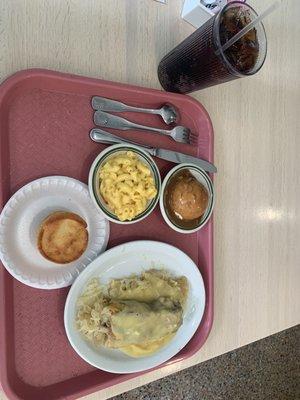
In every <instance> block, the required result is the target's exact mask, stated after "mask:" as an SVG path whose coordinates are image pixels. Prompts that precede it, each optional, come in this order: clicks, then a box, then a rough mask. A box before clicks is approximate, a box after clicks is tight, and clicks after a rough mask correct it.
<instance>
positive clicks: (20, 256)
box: [0, 176, 109, 289]
mask: <svg viewBox="0 0 300 400" xmlns="http://www.w3.org/2000/svg"><path fill="white" fill-rule="evenodd" d="M55 211H70V212H74V213H76V214H78V215H80V216H81V217H82V218H83V219H84V220H85V221H86V223H87V229H88V233H89V241H88V246H87V249H86V251H85V252H84V253H83V254H82V256H81V257H80V258H78V259H77V260H75V261H73V262H71V263H68V264H56V263H53V262H52V261H49V260H47V259H46V258H44V257H43V256H42V255H41V254H40V252H39V250H38V248H37V234H38V229H39V227H40V224H41V222H42V221H43V220H44V219H45V218H46V217H47V216H48V215H49V214H51V213H52V212H55ZM108 236H109V224H108V221H107V220H106V219H105V217H104V216H103V214H101V213H100V212H99V211H98V210H97V209H96V208H95V206H94V205H93V202H92V200H91V198H90V196H89V191H88V188H87V185H85V184H84V183H82V182H80V181H78V180H76V179H73V178H68V177H65V176H49V177H45V178H41V179H37V180H35V181H32V182H30V183H28V184H27V185H25V186H23V187H22V188H21V189H19V190H18V191H17V192H16V193H15V194H14V195H13V196H12V197H11V198H10V200H9V201H8V202H7V204H6V205H5V207H4V208H3V210H2V213H1V215H0V259H1V261H2V263H3V265H4V266H5V268H6V269H7V270H8V271H9V272H10V274H11V275H13V276H14V277H15V278H16V279H18V280H19V281H21V282H23V283H25V284H26V285H29V286H32V287H36V288H41V289H55V288H60V287H65V286H69V285H71V284H72V283H73V281H74V279H75V278H76V277H77V276H78V275H79V274H80V272H81V271H82V270H83V269H84V268H85V267H86V266H87V265H88V264H89V263H90V262H91V261H93V260H94V259H95V258H96V257H97V256H98V255H99V254H100V253H102V252H103V251H104V250H105V249H106V245H107V241H108Z"/></svg>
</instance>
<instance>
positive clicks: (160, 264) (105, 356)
mask: <svg viewBox="0 0 300 400" xmlns="http://www.w3.org/2000/svg"><path fill="white" fill-rule="evenodd" d="M150 268H158V269H162V268H163V269H165V270H167V271H169V272H170V273H171V274H172V275H174V276H181V275H184V276H186V278H187V279H188V282H189V294H188V298H187V303H186V307H185V311H184V315H183V324H182V325H181V327H180V328H179V330H178V331H177V333H176V335H175V336H174V338H173V339H172V340H171V341H170V342H169V343H168V344H167V345H165V346H164V347H163V348H161V349H160V350H159V351H158V352H156V353H154V354H153V355H150V356H147V357H142V358H133V357H130V356H128V355H126V354H124V353H122V352H121V351H119V350H112V349H106V348H104V347H99V348H97V347H95V346H94V345H92V344H91V343H89V342H88V341H86V340H85V339H84V337H83V336H82V335H81V334H80V333H79V332H78V331H77V330H76V327H75V317H76V310H77V308H76V302H77V299H78V297H79V296H80V295H81V293H82V292H83V290H84V288H85V286H86V284H87V283H88V282H89V281H90V280H91V279H92V278H95V277H97V278H99V279H100V282H101V283H103V284H106V283H108V282H109V281H110V280H111V279H114V278H122V277H126V276H129V275H131V274H133V273H134V274H141V273H142V272H143V271H145V270H147V269H150ZM204 306H205V290H204V284H203V279H202V276H201V274H200V272H199V269H198V267H197V266H196V264H195V263H194V262H193V261H192V260H191V259H190V257H188V256H187V255H186V254H185V253H183V252H182V251H181V250H179V249H177V248H176V247H173V246H170V245H168V244H165V243H161V242H154V241H136V242H129V243H125V244H122V245H120V246H117V247H114V248H112V249H110V250H108V251H106V252H105V253H103V254H102V255H101V256H99V257H98V258H97V259H96V260H94V261H93V262H92V263H91V264H90V265H89V266H88V267H87V268H86V269H85V270H84V271H83V272H82V273H81V274H80V275H79V277H78V278H77V279H76V281H75V282H74V283H73V285H72V287H71V289H70V291H69V294H68V297H67V300H66V305H65V314H64V321H65V329H66V333H67V336H68V339H69V341H70V343H71V345H72V346H73V348H74V350H75V351H76V352H77V353H78V354H79V355H80V356H81V357H82V358H83V359H84V360H85V361H86V362H88V363H89V364H91V365H93V366H94V367H97V368H99V369H102V370H105V371H108V372H114V373H132V372H139V371H144V370H146V369H149V368H153V367H156V366H157V365H159V364H162V363H163V362H165V361H167V360H168V359H170V358H171V357H173V356H174V355H175V354H177V353H178V352H179V351H180V350H181V349H182V348H183V347H184V346H185V345H186V344H187V343H188V341H189V340H190V339H191V338H192V336H193V335H194V333H195V332H196V330H197V328H198V326H199V324H200V322H201V319H202V316H203V312H204Z"/></svg>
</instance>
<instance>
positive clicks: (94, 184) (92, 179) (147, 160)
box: [89, 144, 161, 225]
mask: <svg viewBox="0 0 300 400" xmlns="http://www.w3.org/2000/svg"><path fill="white" fill-rule="evenodd" d="M126 151H132V152H134V153H135V154H137V155H138V157H139V159H140V160H141V161H142V162H143V163H144V164H145V165H147V166H148V167H149V168H150V170H151V173H152V176H153V178H154V182H155V186H156V189H157V194H156V196H155V197H154V198H153V199H152V200H151V201H149V203H148V205H147V208H146V209H145V210H144V211H143V212H142V213H140V214H139V215H137V216H136V217H135V218H133V219H132V220H130V221H120V220H119V218H118V217H117V216H116V215H115V214H114V213H113V212H112V211H111V210H110V209H109V207H108V206H107V204H106V203H105V201H104V199H103V198H102V196H101V194H100V190H99V186H100V185H99V174H98V171H99V169H100V168H101V166H102V165H103V164H104V163H105V162H106V161H107V160H108V159H109V158H110V157H112V156H115V155H117V154H119V153H124V152H126ZM89 191H90V196H91V198H92V200H93V201H94V203H95V205H96V207H97V208H98V209H100V210H101V211H102V212H103V213H104V214H105V216H106V218H107V219H108V220H110V221H112V222H115V223H117V224H123V225H128V224H134V223H135V222H138V221H141V220H142V219H144V218H146V217H147V216H148V215H149V214H150V213H151V212H152V211H153V210H154V208H155V206H156V205H157V203H158V200H159V196H160V191H161V178H160V172H159V169H158V167H157V165H156V163H155V161H154V160H153V158H152V157H151V156H150V155H149V154H148V153H147V152H146V151H144V150H141V149H140V148H139V147H138V146H135V145H124V144H116V145H113V146H110V147H108V148H107V149H105V150H103V151H102V152H101V153H100V154H99V155H98V156H97V157H96V158H95V160H94V162H93V164H92V166H91V168H90V172H89Z"/></svg>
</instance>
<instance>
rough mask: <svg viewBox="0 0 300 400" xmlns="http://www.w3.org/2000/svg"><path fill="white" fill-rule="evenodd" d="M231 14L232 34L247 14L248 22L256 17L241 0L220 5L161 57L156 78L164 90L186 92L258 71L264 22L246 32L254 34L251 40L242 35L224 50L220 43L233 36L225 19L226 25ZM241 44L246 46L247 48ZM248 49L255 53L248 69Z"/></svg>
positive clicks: (264, 43) (264, 48)
mask: <svg viewBox="0 0 300 400" xmlns="http://www.w3.org/2000/svg"><path fill="white" fill-rule="evenodd" d="M230 15H231V16H233V17H232V18H233V19H232V22H233V23H236V26H235V30H236V31H235V33H237V31H239V30H241V29H242V28H243V27H244V26H245V25H246V23H245V24H244V25H243V26H242V25H241V24H242V22H243V20H242V19H241V18H242V17H243V16H247V18H248V23H249V21H250V22H251V21H252V20H253V19H254V18H256V17H257V13H256V12H255V11H254V9H253V8H252V7H250V6H249V5H248V4H245V3H243V2H241V1H233V2H231V3H228V4H227V5H226V6H225V7H223V9H222V10H221V11H220V12H219V13H218V14H217V15H215V16H214V17H212V18H210V19H209V20H208V21H207V22H206V23H205V24H204V25H202V26H201V27H200V28H198V29H197V30H196V31H195V32H194V33H192V34H191V35H190V36H188V37H187V38H186V39H185V40H184V41H183V42H181V43H180V44H179V45H178V46H176V47H175V48H174V49H173V50H172V51H171V52H170V53H168V54H167V55H166V56H164V57H163V59H162V60H161V62H160V63H159V66H158V78H159V81H160V83H161V85H162V87H163V88H164V89H165V90H166V91H169V92H177V93H189V92H193V91H195V90H199V89H204V88H206V87H209V86H213V85H218V84H220V83H224V82H228V81H231V80H233V79H237V78H243V77H244V76H249V75H254V74H255V73H257V72H258V71H259V70H260V68H261V67H262V66H263V64H264V61H265V58H266V54H267V38H266V33H265V29H264V26H263V24H262V23H261V22H259V23H258V25H257V26H256V27H255V28H253V29H252V30H251V31H250V32H249V33H250V35H251V34H252V36H253V35H255V40H254V41H251V40H249V41H248V40H247V42H245V37H243V38H241V39H239V40H238V41H237V42H236V43H235V44H233V45H232V46H231V47H230V48H229V49H227V50H226V51H225V52H224V51H222V46H223V45H224V44H225V43H226V41H228V40H229V39H230V38H231V37H232V36H233V35H234V34H233V33H231V32H230V31H229V30H227V28H226V26H227V27H229V26H230V25H229V24H228V22H227V25H226V24H225V21H228V18H229V16H230ZM234 15H235V16H236V17H234ZM240 25H241V26H240ZM224 32H225V36H226V37H224ZM245 36H246V35H245ZM242 40H244V42H243V43H242V42H241V41H242ZM244 44H246V45H247V46H248V47H247V49H246V50H245V46H243V45H244ZM252 47H253V48H254V49H252ZM245 51H246V53H245ZM251 52H253V54H255V55H256V56H255V57H254V56H253V59H252V61H251V62H250V63H249V62H248V68H244V67H245V66H244V65H243V60H244V59H245V57H246V56H247V55H248V53H249V54H252V53H251Z"/></svg>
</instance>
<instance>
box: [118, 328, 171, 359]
mask: <svg viewBox="0 0 300 400" xmlns="http://www.w3.org/2000/svg"><path fill="white" fill-rule="evenodd" d="M174 335H175V333H172V334H170V335H167V336H165V337H164V338H162V339H160V340H156V341H155V342H150V343H148V344H146V345H142V344H140V345H137V344H132V345H130V346H125V347H121V348H120V349H119V350H121V351H122V352H123V353H125V354H127V355H128V356H131V357H144V356H150V355H151V354H153V353H155V352H157V351H158V350H159V349H161V348H162V347H163V346H165V345H166V344H167V343H169V342H170V341H171V339H172V338H173V337H174Z"/></svg>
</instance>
